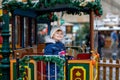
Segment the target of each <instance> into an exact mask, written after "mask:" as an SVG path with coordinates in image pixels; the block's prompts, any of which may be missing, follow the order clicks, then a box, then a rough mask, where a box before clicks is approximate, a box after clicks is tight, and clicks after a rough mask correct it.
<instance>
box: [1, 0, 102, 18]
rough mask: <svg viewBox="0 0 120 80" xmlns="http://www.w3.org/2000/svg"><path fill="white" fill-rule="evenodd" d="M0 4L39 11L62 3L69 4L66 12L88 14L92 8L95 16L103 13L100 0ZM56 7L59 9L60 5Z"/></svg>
mask: <svg viewBox="0 0 120 80" xmlns="http://www.w3.org/2000/svg"><path fill="white" fill-rule="evenodd" d="M2 4H3V5H2V7H3V9H7V10H9V11H13V10H15V9H16V8H19V9H23V10H26V9H33V10H37V11H40V10H44V9H47V8H49V7H51V8H53V9H52V10H51V11H53V12H55V11H56V9H55V10H54V8H56V7H58V6H60V5H63V4H65V5H66V4H68V5H69V6H68V7H69V8H70V9H68V10H66V12H67V13H68V14H73V15H76V14H77V15H81V12H83V13H84V14H89V13H90V11H91V10H93V11H94V13H95V15H97V16H100V15H102V13H103V12H102V11H103V10H102V5H101V3H100V0H95V1H78V0H74V1H71V0H39V1H37V2H32V1H31V0H27V2H26V3H23V2H18V1H17V0H10V1H7V0H6V1H4V2H3V3H2ZM58 9H60V7H59V8H58ZM61 10H62V8H61ZM96 11H97V13H96ZM49 12H50V10H48V12H46V13H49Z"/></svg>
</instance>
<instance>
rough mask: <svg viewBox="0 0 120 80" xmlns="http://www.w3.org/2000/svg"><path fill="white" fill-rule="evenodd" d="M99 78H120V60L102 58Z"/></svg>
mask: <svg viewBox="0 0 120 80" xmlns="http://www.w3.org/2000/svg"><path fill="white" fill-rule="evenodd" d="M97 80H120V60H119V59H117V60H113V59H109V60H107V59H105V58H104V59H103V60H100V62H99V64H98V79H97Z"/></svg>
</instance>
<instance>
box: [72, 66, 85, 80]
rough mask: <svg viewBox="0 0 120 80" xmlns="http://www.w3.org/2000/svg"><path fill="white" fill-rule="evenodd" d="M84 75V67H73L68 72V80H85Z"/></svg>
mask: <svg viewBox="0 0 120 80" xmlns="http://www.w3.org/2000/svg"><path fill="white" fill-rule="evenodd" d="M73 74H74V75H73ZM85 74H86V69H85V68H84V67H80V66H73V67H72V68H71V70H70V80H86V77H85Z"/></svg>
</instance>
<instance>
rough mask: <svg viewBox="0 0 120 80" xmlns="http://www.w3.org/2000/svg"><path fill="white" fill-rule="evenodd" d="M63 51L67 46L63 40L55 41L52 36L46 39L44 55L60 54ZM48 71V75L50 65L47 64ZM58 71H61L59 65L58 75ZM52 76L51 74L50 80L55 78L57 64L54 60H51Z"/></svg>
mask: <svg viewBox="0 0 120 80" xmlns="http://www.w3.org/2000/svg"><path fill="white" fill-rule="evenodd" d="M61 51H65V46H64V44H63V43H62V42H60V41H59V42H55V41H54V40H53V39H51V38H47V39H46V47H45V49H44V55H59V53H60V52H61ZM46 73H47V75H48V65H47V66H46ZM58 73H59V67H57V75H58ZM50 76H51V78H50V80H55V64H54V63H52V62H50ZM58 77H59V76H58ZM47 80H48V78H47Z"/></svg>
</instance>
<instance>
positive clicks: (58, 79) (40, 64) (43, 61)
mask: <svg viewBox="0 0 120 80" xmlns="http://www.w3.org/2000/svg"><path fill="white" fill-rule="evenodd" d="M30 60H34V61H36V62H37V70H36V71H37V79H35V78H34V80H46V79H47V80H51V79H53V78H54V80H64V63H65V60H64V59H63V58H60V57H59V56H53V55H52V56H47V55H46V56H45V55H37V56H36V55H32V56H30V55H27V56H24V57H23V58H22V59H20V61H19V65H20V66H21V68H19V70H20V71H19V72H21V73H20V74H22V75H19V76H18V79H17V80H21V78H22V79H23V78H24V79H26V78H27V79H29V80H32V79H31V77H29V76H25V75H23V74H24V73H25V68H26V66H28V67H30V66H29V64H30ZM51 63H52V64H51ZM46 65H47V66H46ZM18 67H19V66H18ZM51 68H52V71H51ZM58 68H59V69H58ZM53 69H54V70H53ZM21 70H22V71H21ZM23 70H24V71H23ZM46 70H47V71H46ZM57 71H59V72H57ZM17 72H18V71H17ZM28 73H29V72H28ZM30 73H31V72H30ZM51 73H53V74H54V75H51ZM33 76H34V75H33Z"/></svg>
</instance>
